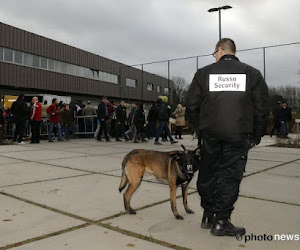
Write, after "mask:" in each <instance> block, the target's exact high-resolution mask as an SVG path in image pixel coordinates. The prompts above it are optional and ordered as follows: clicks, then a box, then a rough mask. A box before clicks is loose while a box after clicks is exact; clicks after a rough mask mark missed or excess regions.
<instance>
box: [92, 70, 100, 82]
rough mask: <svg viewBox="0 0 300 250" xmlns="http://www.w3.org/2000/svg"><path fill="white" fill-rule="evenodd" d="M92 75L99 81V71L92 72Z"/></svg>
mask: <svg viewBox="0 0 300 250" xmlns="http://www.w3.org/2000/svg"><path fill="white" fill-rule="evenodd" d="M93 73H94V79H96V80H99V71H98V70H93Z"/></svg>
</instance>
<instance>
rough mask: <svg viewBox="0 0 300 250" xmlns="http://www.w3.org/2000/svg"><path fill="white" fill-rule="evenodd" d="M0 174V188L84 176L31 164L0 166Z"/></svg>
mask: <svg viewBox="0 0 300 250" xmlns="http://www.w3.org/2000/svg"><path fill="white" fill-rule="evenodd" d="M0 172H1V175H0V186H1V187H4V186H8V185H16V184H22V183H28V182H34V181H43V180H49V179H55V178H63V177H69V176H78V175H82V174H86V172H82V171H77V170H71V169H65V168H55V167H53V166H49V165H45V164H39V163H33V162H22V163H14V164H4V165H0Z"/></svg>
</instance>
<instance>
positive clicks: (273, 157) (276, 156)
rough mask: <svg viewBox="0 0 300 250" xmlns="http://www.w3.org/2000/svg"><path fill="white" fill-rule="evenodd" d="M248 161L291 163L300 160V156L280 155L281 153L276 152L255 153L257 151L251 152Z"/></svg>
mask: <svg viewBox="0 0 300 250" xmlns="http://www.w3.org/2000/svg"><path fill="white" fill-rule="evenodd" d="M282 151H284V150H282ZM248 159H252V160H268V161H281V162H289V161H293V160H297V159H300V155H297V154H284V153H279V152H274V153H271V152H255V151H252V150H250V152H249V154H248Z"/></svg>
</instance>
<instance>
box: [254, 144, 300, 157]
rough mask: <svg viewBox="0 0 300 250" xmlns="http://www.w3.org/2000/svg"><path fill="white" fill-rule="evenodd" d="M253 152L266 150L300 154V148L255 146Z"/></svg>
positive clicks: (266, 151) (268, 151)
mask: <svg viewBox="0 0 300 250" xmlns="http://www.w3.org/2000/svg"><path fill="white" fill-rule="evenodd" d="M251 152H265V153H281V154H294V155H300V149H299V148H282V147H270V146H269V147H254V148H252V149H251Z"/></svg>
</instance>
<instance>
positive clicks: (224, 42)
mask: <svg viewBox="0 0 300 250" xmlns="http://www.w3.org/2000/svg"><path fill="white" fill-rule="evenodd" d="M218 48H222V49H223V50H229V51H230V52H232V53H234V54H235V52H236V46H235V43H234V41H233V40H232V39H230V38H222V39H221V40H220V41H219V42H218V43H217V44H216V49H218Z"/></svg>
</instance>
